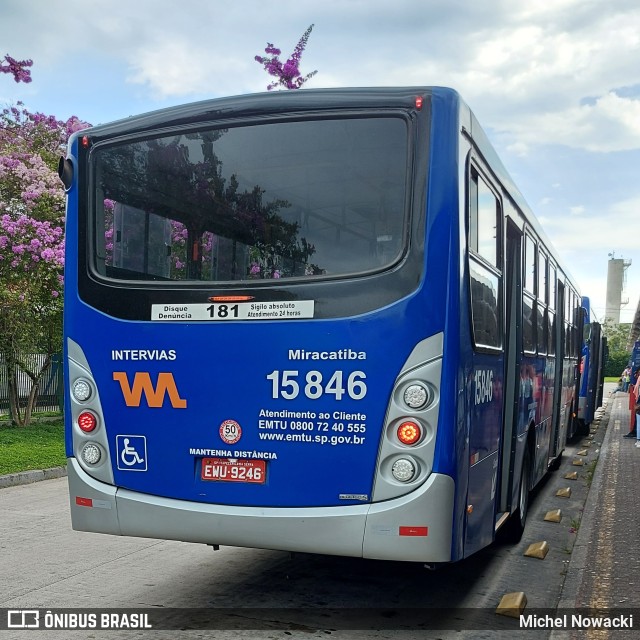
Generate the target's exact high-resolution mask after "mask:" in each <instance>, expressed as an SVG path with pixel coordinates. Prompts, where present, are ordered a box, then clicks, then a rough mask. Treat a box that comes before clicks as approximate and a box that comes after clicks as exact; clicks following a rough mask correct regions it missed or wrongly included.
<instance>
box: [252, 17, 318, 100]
mask: <svg viewBox="0 0 640 640" xmlns="http://www.w3.org/2000/svg"><path fill="white" fill-rule="evenodd" d="M312 29H313V25H311V26H309V28H308V29H307V30H306V31H305V32H304V33H303V34H302V37H301V38H300V40H298V44H297V45H296V46H295V49H294V50H293V53H292V54H291V56H290V57H289V58H288V59H287V61H286V62H284V63H283V62H281V61H280V58H279V56H280V54H281V53H282V51H280V49H278V48H276V47H274V46H273V44H271V43H270V42H268V43H267V47H266V48H265V50H264V52H265V53H266V54H268V55H267V56H255V58H254V59H255V60H256V62H259V63H260V64H261V65H262V66H263V67H264V70H265V71H266V72H267V73H268V74H269V75H270V76H273V77H274V78H276V81H275V82H272V83H271V84H270V85H268V86H267V91H271V90H272V89H275V88H276V87H278V86H282V87H284V88H285V89H299V88H300V87H301V86H302V85H303V84H304V83H305V82H306V81H307V80H309V78H312V77H313V76H315V75H316V73H318V72H317V71H312V72H311V73H308V74H307V75H306V76H303V75H302V74H301V73H300V58H301V57H302V53H303V51H304V50H305V47H306V46H307V41H308V40H309V36H310V35H311V30H312Z"/></svg>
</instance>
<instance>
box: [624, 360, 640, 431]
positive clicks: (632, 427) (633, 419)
mask: <svg viewBox="0 0 640 640" xmlns="http://www.w3.org/2000/svg"><path fill="white" fill-rule="evenodd" d="M638 397H640V367H638V368H637V369H636V370H635V371H634V372H633V374H632V375H631V379H630V382H629V409H630V416H629V418H630V423H629V433H627V434H625V435H624V436H622V437H623V438H636V437H637V434H638V414H637V413H636V404H638Z"/></svg>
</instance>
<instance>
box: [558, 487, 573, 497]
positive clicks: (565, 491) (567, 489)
mask: <svg viewBox="0 0 640 640" xmlns="http://www.w3.org/2000/svg"><path fill="white" fill-rule="evenodd" d="M556 495H557V496H558V498H570V497H571V487H565V488H564V489H558V491H557V492H556Z"/></svg>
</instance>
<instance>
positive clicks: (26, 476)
mask: <svg viewBox="0 0 640 640" xmlns="http://www.w3.org/2000/svg"><path fill="white" fill-rule="evenodd" d="M66 475H67V467H53V468H51V469H37V470H33V471H21V472H19V473H10V474H8V475H6V476H0V489H6V488H7V487H16V486H18V485H21V484H31V483H32V482H40V480H52V479H53V478H62V477H64V476H66Z"/></svg>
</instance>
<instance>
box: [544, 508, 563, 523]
mask: <svg viewBox="0 0 640 640" xmlns="http://www.w3.org/2000/svg"><path fill="white" fill-rule="evenodd" d="M544 519H545V520H546V521H547V522H560V520H562V511H560V509H554V510H553V511H547V513H546V514H545V516H544Z"/></svg>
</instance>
